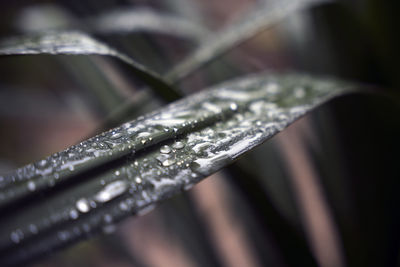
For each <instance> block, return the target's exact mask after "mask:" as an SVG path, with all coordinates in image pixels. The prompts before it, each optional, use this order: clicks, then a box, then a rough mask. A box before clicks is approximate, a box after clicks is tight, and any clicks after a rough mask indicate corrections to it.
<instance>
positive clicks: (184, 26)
mask: <svg viewBox="0 0 400 267" xmlns="http://www.w3.org/2000/svg"><path fill="white" fill-rule="evenodd" d="M89 25H91V26H90V29H91V30H92V31H94V32H100V33H106V34H118V33H125V34H126V33H132V32H139V31H145V32H158V33H163V34H169V35H176V36H178V37H188V38H190V39H195V40H201V39H202V38H203V37H204V35H205V34H207V31H206V30H205V29H204V28H203V27H200V26H199V25H198V24H195V23H192V22H191V21H190V20H188V19H185V18H182V17H179V16H175V15H168V14H162V13H159V12H156V11H154V10H151V9H144V8H142V9H125V10H113V11H111V12H107V13H105V14H102V15H100V16H97V17H95V18H93V19H90V20H89Z"/></svg>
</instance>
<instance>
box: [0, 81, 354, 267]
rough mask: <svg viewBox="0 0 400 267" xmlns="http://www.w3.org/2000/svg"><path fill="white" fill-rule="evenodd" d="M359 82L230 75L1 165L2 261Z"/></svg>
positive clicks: (186, 182)
mask: <svg viewBox="0 0 400 267" xmlns="http://www.w3.org/2000/svg"><path fill="white" fill-rule="evenodd" d="M356 89H357V87H356V86H355V85H353V84H350V83H345V82H340V81H336V80H332V79H316V78H312V77H310V76H306V75H299V74H286V75H273V74H258V75H254V76H249V77H245V78H242V79H235V80H233V81H230V82H226V83H223V84H221V85H218V86H215V87H213V88H211V89H209V90H207V91H203V92H201V93H199V94H196V95H193V96H190V97H187V98H185V99H183V100H181V101H178V102H175V103H172V104H170V105H168V106H166V107H164V108H162V109H160V110H158V111H155V112H153V113H150V114H148V115H146V116H143V117H140V118H138V119H137V120H135V121H132V122H128V123H125V124H123V125H122V126H120V127H118V128H115V129H113V130H111V131H108V132H105V133H103V134H101V135H98V136H95V137H93V138H90V139H88V140H86V141H84V142H81V143H79V144H77V145H75V146H72V147H70V148H68V149H66V150H64V151H62V152H60V153H56V154H54V155H52V156H50V157H48V158H46V159H43V160H41V161H39V162H36V163H34V164H30V165H27V166H25V167H22V168H20V169H17V170H16V171H14V172H12V173H10V174H8V175H4V176H3V177H0V181H1V182H0V187H1V188H2V189H1V193H0V207H1V213H2V218H3V219H2V221H1V222H0V251H1V257H0V258H1V261H0V262H1V263H2V264H3V265H4V264H11V263H13V264H14V263H21V262H23V261H26V260H28V259H31V258H33V257H36V256H38V255H43V254H44V253H46V251H48V250H49V249H51V250H53V249H55V248H59V247H62V246H65V245H67V244H71V243H73V242H76V241H77V240H79V239H82V238H84V237H86V236H87V235H89V234H91V233H95V232H97V231H98V230H100V229H102V228H103V229H105V230H106V231H109V230H110V228H111V229H112V225H113V224H114V223H116V222H118V221H120V220H122V219H123V218H125V217H127V216H129V215H130V214H132V213H134V214H141V213H143V212H144V211H146V210H148V209H151V208H152V207H154V204H156V203H158V202H160V201H162V200H164V199H166V198H168V197H170V196H172V195H174V194H177V193H179V192H181V191H182V190H187V189H189V188H191V187H192V186H193V185H194V184H195V183H197V182H199V181H200V180H201V179H203V178H204V177H207V176H208V175H210V174H212V173H214V172H216V171H218V170H219V169H221V168H222V167H224V166H226V165H227V164H230V163H231V162H233V161H234V160H235V159H236V158H238V157H239V156H240V155H242V154H243V153H245V152H246V151H248V150H250V149H252V148H254V147H255V146H257V145H260V144H261V143H263V142H265V141H266V140H267V139H269V138H271V137H272V136H273V135H275V134H276V133H278V132H279V131H281V130H283V129H284V128H285V127H287V126H288V125H290V124H291V123H292V122H293V121H294V120H296V119H298V118H299V117H301V116H302V115H304V114H305V113H306V112H308V111H309V110H311V109H313V108H315V107H316V106H318V105H320V104H322V103H323V102H325V101H327V100H329V99H332V98H333V97H335V96H338V95H341V94H344V93H349V92H352V91H354V90H356Z"/></svg>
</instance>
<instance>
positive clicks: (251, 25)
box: [165, 0, 327, 81]
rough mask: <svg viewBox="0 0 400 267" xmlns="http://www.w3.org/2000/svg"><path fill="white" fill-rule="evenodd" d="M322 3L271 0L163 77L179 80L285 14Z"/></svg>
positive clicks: (225, 30)
mask: <svg viewBox="0 0 400 267" xmlns="http://www.w3.org/2000/svg"><path fill="white" fill-rule="evenodd" d="M325 1H327V0H299V1H272V3H264V4H260V5H257V6H256V7H255V9H254V10H253V11H251V12H249V13H247V14H245V15H244V16H243V18H241V19H240V20H239V21H238V22H236V23H233V24H230V25H229V26H228V27H226V28H224V29H222V30H220V31H219V32H216V33H213V34H211V36H209V37H208V38H207V39H206V40H205V41H204V42H203V43H202V44H201V45H200V46H199V47H198V48H197V49H196V50H195V51H194V52H193V53H191V54H190V55H189V56H188V57H187V58H186V59H184V60H183V61H182V62H181V63H179V64H178V65H177V66H175V67H174V68H173V69H172V70H171V71H170V72H169V73H167V74H166V76H165V77H166V79H167V80H170V81H177V80H178V81H179V80H181V79H183V78H185V77H186V76H188V75H189V74H191V73H193V72H194V71H196V70H197V69H198V68H200V67H201V66H203V65H205V64H207V63H208V62H210V61H211V60H215V59H216V58H217V57H218V56H220V55H222V54H224V53H226V52H227V51H229V50H230V49H232V48H234V47H236V46H237V45H239V44H240V43H243V42H244V41H246V40H248V39H249V38H251V37H253V36H255V35H256V34H257V33H260V32H261V31H263V30H265V29H267V28H268V27H271V26H272V25H274V24H275V23H277V22H278V21H279V20H281V19H283V18H285V17H287V16H288V15H290V14H292V13H295V12H298V11H300V10H303V9H306V8H308V7H310V6H311V5H313V4H316V3H321V2H325Z"/></svg>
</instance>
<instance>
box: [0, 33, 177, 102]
mask: <svg viewBox="0 0 400 267" xmlns="http://www.w3.org/2000/svg"><path fill="white" fill-rule="evenodd" d="M41 54H50V55H103V56H112V57H115V58H118V59H120V60H121V61H123V62H125V63H126V64H128V65H130V66H131V67H132V68H131V69H132V71H133V72H134V73H135V74H136V75H137V76H138V77H140V78H141V79H142V80H143V81H145V82H146V83H148V84H149V85H150V86H151V87H153V88H154V89H155V90H157V91H160V92H161V93H162V94H165V92H168V93H169V95H171V96H170V97H171V98H173V97H174V96H175V95H176V94H177V93H176V91H175V89H173V88H172V87H171V86H170V85H168V84H167V83H166V82H165V81H164V80H163V79H162V78H161V77H160V76H159V75H158V74H157V73H155V72H153V71H151V70H149V69H148V68H146V67H145V66H143V65H142V64H140V63H138V62H136V61H135V60H133V59H132V58H130V57H129V56H127V55H125V54H123V53H120V52H118V51H117V50H115V49H113V48H111V47H110V46H108V45H106V44H104V43H102V42H100V41H97V40H96V39H94V38H92V37H90V36H89V35H87V34H85V33H81V32H78V31H70V32H47V33H40V34H36V35H31V36H24V37H19V38H18V37H15V38H10V39H8V40H5V41H3V42H2V43H0V55H3V56H4V55H41Z"/></svg>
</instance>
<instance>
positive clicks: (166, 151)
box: [160, 145, 171, 154]
mask: <svg viewBox="0 0 400 267" xmlns="http://www.w3.org/2000/svg"><path fill="white" fill-rule="evenodd" d="M160 152H161V153H163V154H169V153H171V148H170V147H169V146H167V145H165V146H162V147H161V148H160Z"/></svg>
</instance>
